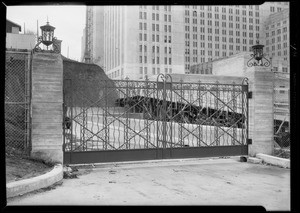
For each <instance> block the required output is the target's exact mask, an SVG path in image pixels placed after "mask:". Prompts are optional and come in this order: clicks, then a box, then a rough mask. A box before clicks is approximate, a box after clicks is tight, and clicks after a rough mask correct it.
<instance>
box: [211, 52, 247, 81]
mask: <svg viewBox="0 0 300 213" xmlns="http://www.w3.org/2000/svg"><path fill="white" fill-rule="evenodd" d="M250 54H251V53H250V52H242V53H238V54H236V55H233V56H230V57H228V58H225V59H221V60H216V61H213V62H212V66H213V68H212V69H213V71H212V72H213V74H214V75H231V76H244V75H245V72H246V67H247V65H246V63H247V61H248V60H249V59H250V58H251V57H250Z"/></svg>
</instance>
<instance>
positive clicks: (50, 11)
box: [6, 5, 86, 61]
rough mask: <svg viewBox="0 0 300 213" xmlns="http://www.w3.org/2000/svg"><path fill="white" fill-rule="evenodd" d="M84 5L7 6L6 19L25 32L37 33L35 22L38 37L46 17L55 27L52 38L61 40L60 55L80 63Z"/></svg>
mask: <svg viewBox="0 0 300 213" xmlns="http://www.w3.org/2000/svg"><path fill="white" fill-rule="evenodd" d="M85 10H86V6H84V5H82V6H81V5H76V6H75V5H67V6H47V5H45V6H34V5H30V6H7V10H6V18H7V19H9V20H10V21H12V22H15V23H17V24H19V25H20V26H21V27H22V31H21V32H20V33H23V32H24V23H25V30H26V32H27V30H30V31H34V32H35V33H36V31H37V20H38V24H39V36H40V35H41V30H40V26H42V25H45V24H46V22H47V16H48V20H49V24H50V25H52V26H53V27H55V30H54V36H55V37H56V38H57V39H59V40H62V47H61V48H62V49H61V53H62V54H63V55H64V56H66V57H67V56H68V47H69V58H71V59H74V60H78V61H80V57H81V37H82V35H83V29H84V27H85Z"/></svg>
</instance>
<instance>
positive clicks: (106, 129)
mask: <svg viewBox="0 0 300 213" xmlns="http://www.w3.org/2000/svg"><path fill="white" fill-rule="evenodd" d="M104 88H105V89H104V91H105V92H104V98H105V107H104V108H105V116H104V126H105V130H104V131H105V141H104V144H103V145H104V150H107V144H108V143H109V135H108V134H109V132H108V128H109V126H108V113H107V111H108V110H109V108H108V106H107V98H108V97H107V92H108V88H107V81H105V83H104Z"/></svg>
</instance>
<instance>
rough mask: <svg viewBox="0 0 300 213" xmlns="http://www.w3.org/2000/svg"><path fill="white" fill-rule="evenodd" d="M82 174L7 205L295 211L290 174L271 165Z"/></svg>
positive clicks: (192, 163)
mask: <svg viewBox="0 0 300 213" xmlns="http://www.w3.org/2000/svg"><path fill="white" fill-rule="evenodd" d="M77 169H78V172H79V173H80V174H79V175H78V177H77V178H73V179H64V180H63V183H62V184H60V185H58V186H56V187H54V188H53V190H51V189H50V190H41V191H40V192H39V193H37V192H34V193H28V194H26V195H23V196H18V197H15V198H11V199H8V200H7V205H8V206H20V205H21V206H22V205H38V206H44V205H46V206H49V205H57V206H59V205H62V206H65V205H67V206H68V205H76V206H99V205H100V206H101V207H100V208H102V207H103V205H104V206H111V205H118V206H119V205H121V206H122V205H129V206H132V205H138V206H139V205H167V206H168V205H171V206H174V205H184V206H186V205H192V206H193V205H200V206H201V205H202V206H207V205H208V206H215V205H218V206H220V205H223V206H224V205H225V206H228V205H229V206H232V205H233V206H262V207H264V208H265V209H266V210H269V211H289V210H290V199H291V198H290V170H289V169H285V168H279V167H275V166H270V165H264V164H252V163H247V162H239V161H237V160H234V159H230V158H229V159H206V160H205V159H201V160H200V159H194V160H189V161H175V162H174V161H170V162H165V161H162V162H155V163H153V164H150V165H148V164H137V163H135V164H128V165H123V166H122V165H121V164H119V165H118V164H111V165H110V166H107V167H103V168H102V167H99V168H97V167H88V168H80V167H77ZM99 210H100V211H101V209H99ZM102 210H103V209H102ZM83 211H84V210H83Z"/></svg>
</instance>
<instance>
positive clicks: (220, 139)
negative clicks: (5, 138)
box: [63, 74, 248, 164]
mask: <svg viewBox="0 0 300 213" xmlns="http://www.w3.org/2000/svg"><path fill="white" fill-rule="evenodd" d="M247 94H248V81H247V79H245V80H243V82H242V83H241V84H235V83H233V84H220V83H218V82H216V83H202V82H198V83H185V82H183V81H181V82H172V78H171V76H170V75H162V74H160V75H158V77H157V81H148V80H147V79H146V81H132V80H128V79H127V80H111V81H105V80H101V81H99V80H97V81H96V80H92V79H88V80H87V79H72V80H70V79H66V80H65V83H64V118H65V119H64V125H63V126H64V163H72V164H78V163H96V162H112V161H130V160H148V159H163V158H191V157H213V156H233V155H247V154H248V145H247V141H248V140H247V139H248V95H247Z"/></svg>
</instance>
